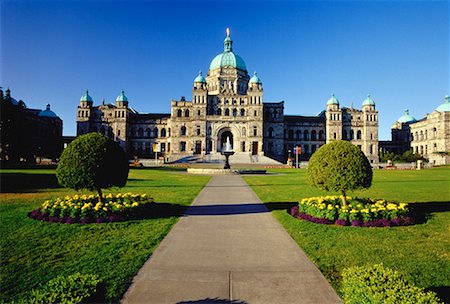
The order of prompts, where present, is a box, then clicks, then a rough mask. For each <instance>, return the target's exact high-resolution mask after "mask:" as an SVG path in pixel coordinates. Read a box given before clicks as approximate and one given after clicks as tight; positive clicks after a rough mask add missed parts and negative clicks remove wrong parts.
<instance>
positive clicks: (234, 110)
mask: <svg viewBox="0 0 450 304" xmlns="http://www.w3.org/2000/svg"><path fill="white" fill-rule="evenodd" d="M233 116H234V117H236V116H237V110H236V109H233Z"/></svg>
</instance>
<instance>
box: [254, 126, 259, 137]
mask: <svg viewBox="0 0 450 304" xmlns="http://www.w3.org/2000/svg"><path fill="white" fill-rule="evenodd" d="M257 135H258V127H256V126H254V127H253V136H257Z"/></svg>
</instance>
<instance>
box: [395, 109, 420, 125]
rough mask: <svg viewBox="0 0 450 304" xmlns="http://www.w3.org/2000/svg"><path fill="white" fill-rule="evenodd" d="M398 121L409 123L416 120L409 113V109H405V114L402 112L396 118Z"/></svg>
mask: <svg viewBox="0 0 450 304" xmlns="http://www.w3.org/2000/svg"><path fill="white" fill-rule="evenodd" d="M397 121H398V122H401V123H410V122H416V119H415V118H414V117H412V116H411V115H409V110H408V109H406V110H405V114H403V115H402V116H401V117H400V118H399V119H398V120H397Z"/></svg>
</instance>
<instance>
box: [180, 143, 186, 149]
mask: <svg viewBox="0 0 450 304" xmlns="http://www.w3.org/2000/svg"><path fill="white" fill-rule="evenodd" d="M180 151H186V142H185V141H182V142H180Z"/></svg>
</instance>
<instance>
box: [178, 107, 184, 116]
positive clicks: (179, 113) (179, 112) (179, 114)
mask: <svg viewBox="0 0 450 304" xmlns="http://www.w3.org/2000/svg"><path fill="white" fill-rule="evenodd" d="M182 115H183V112H182V111H181V109H178V111H177V117H181V116H182Z"/></svg>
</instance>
